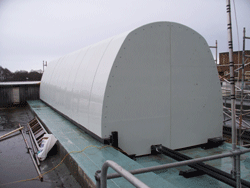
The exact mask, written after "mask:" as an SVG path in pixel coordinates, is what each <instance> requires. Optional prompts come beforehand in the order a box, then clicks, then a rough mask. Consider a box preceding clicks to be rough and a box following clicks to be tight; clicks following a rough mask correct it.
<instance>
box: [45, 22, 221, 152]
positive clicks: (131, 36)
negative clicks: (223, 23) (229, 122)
mask: <svg viewBox="0 0 250 188" xmlns="http://www.w3.org/2000/svg"><path fill="white" fill-rule="evenodd" d="M40 97H41V99H42V100H43V101H45V102H46V103H47V104H49V105H50V106H52V107H53V108H55V109H56V110H58V111H59V112H61V113H63V114H64V115H66V116H67V117H69V118H70V119H72V120H73V121H75V122H76V123H78V124H79V125H80V126H83V127H84V128H85V129H87V130H89V131H90V132H91V133H93V134H94V135H96V136H97V137H99V138H101V139H105V138H109V136H110V134H111V132H112V131H118V140H119V147H120V148H121V149H123V150H124V151H125V152H127V153H128V154H136V155H143V154H148V153H150V146H151V145H153V144H163V145H164V146H166V147H169V148H172V149H177V148H183V147H189V146H193V145H198V144H202V143H206V142H207V139H208V138H213V137H218V136H221V135H222V98H221V88H220V81H219V79H218V73H217V69H216V65H215V63H214V60H213V56H212V54H211V51H210V49H209V46H208V44H207V42H206V41H205V39H204V38H203V37H202V36H201V35H200V34H198V33H197V32H195V31H194V30H192V29H190V28H188V27H186V26H184V25H181V24H178V23H172V22H156V23H150V24H147V25H144V26H142V27H139V28H137V29H135V30H132V31H129V32H126V33H123V34H121V35H118V36H115V37H112V38H109V39H107V40H104V41H102V42H100V43H97V44H94V45H91V46H88V47H86V48H83V49H80V50H78V51H76V52H73V53H71V54H68V55H66V56H64V57H61V58H59V59H57V60H54V61H51V62H50V63H49V64H48V67H47V69H46V71H45V73H44V75H43V78H42V82H41V90H40Z"/></svg>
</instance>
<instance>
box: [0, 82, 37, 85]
mask: <svg viewBox="0 0 250 188" xmlns="http://www.w3.org/2000/svg"><path fill="white" fill-rule="evenodd" d="M36 84H38V85H39V84H41V81H25V82H0V86H16V85H36Z"/></svg>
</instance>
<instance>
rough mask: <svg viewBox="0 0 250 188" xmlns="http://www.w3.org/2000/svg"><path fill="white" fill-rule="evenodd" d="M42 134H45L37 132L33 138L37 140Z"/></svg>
mask: <svg viewBox="0 0 250 188" xmlns="http://www.w3.org/2000/svg"><path fill="white" fill-rule="evenodd" d="M43 134H45V132H44V131H43V130H42V131H39V132H38V133H37V134H35V138H36V139H37V138H38V137H40V136H41V135H43Z"/></svg>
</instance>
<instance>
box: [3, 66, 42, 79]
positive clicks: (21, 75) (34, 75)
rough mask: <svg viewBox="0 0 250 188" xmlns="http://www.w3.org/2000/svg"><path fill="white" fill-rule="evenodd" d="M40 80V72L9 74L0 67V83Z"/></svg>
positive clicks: (8, 71)
mask: <svg viewBox="0 0 250 188" xmlns="http://www.w3.org/2000/svg"><path fill="white" fill-rule="evenodd" d="M41 78H42V71H39V72H38V71H33V70H32V71H30V72H28V71H24V70H22V71H16V72H14V73H13V72H11V71H10V70H8V69H7V68H3V67H1V66H0V82H10V81H40V80H41Z"/></svg>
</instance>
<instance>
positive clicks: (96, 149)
mask: <svg viewBox="0 0 250 188" xmlns="http://www.w3.org/2000/svg"><path fill="white" fill-rule="evenodd" d="M28 104H29V105H30V107H31V109H32V110H33V112H34V113H35V114H36V115H37V116H38V118H39V119H40V120H41V121H42V123H43V124H45V125H46V127H47V128H48V129H49V130H50V131H51V133H52V134H54V136H55V137H56V138H57V139H58V140H59V142H60V144H61V145H62V146H63V147H64V148H65V150H66V151H67V153H70V156H71V157H72V159H73V160H74V161H75V162H76V163H77V165H78V168H79V169H82V171H83V172H84V174H82V176H84V179H86V177H85V176H87V177H88V178H89V180H90V181H91V182H88V185H89V187H92V186H93V187H94V184H95V179H94V174H95V172H96V171H97V170H100V169H101V167H102V165H103V163H104V162H105V161H106V160H113V161H115V162H116V163H118V164H119V165H121V166H122V167H123V168H125V169H126V170H133V169H138V168H143V167H149V166H157V165H160V164H166V163H171V162H176V161H175V160H173V159H171V158H169V157H167V156H164V155H156V156H143V157H137V158H136V161H134V160H132V159H130V158H128V157H127V156H125V155H123V154H122V153H120V152H119V151H117V150H115V149H114V148H112V147H111V146H106V145H103V144H101V143H100V142H98V141H96V140H95V139H94V138H92V137H91V136H89V135H88V134H86V133H84V132H83V131H82V130H81V129H79V128H78V127H77V126H75V125H74V124H72V123H71V122H70V121H68V120H66V119H65V118H64V117H62V116H61V115H59V114H58V113H56V112H55V111H54V110H52V109H51V108H50V107H48V106H47V105H46V104H45V103H43V102H42V101H40V100H36V101H28ZM82 150H84V151H82ZM230 150H231V145H230V144H227V143H225V144H223V145H222V146H220V147H218V148H213V149H208V150H203V149H201V148H200V147H196V148H191V149H186V150H182V151H179V152H181V153H183V154H185V155H188V156H190V157H192V158H199V157H204V156H209V155H214V154H220V153H224V152H228V151H230ZM74 151H82V152H80V153H71V152H74ZM62 157H63V156H62ZM205 163H207V164H209V165H211V166H214V167H216V168H218V169H221V170H223V171H225V172H227V173H230V171H231V169H232V161H231V158H223V159H217V160H213V161H208V162H205ZM187 169H190V168H189V167H187V166H184V167H178V168H171V169H167V170H160V171H156V172H155V173H153V172H151V173H145V174H140V175H136V177H137V178H139V179H140V180H141V181H142V182H144V183H145V184H147V185H148V186H150V187H157V188H158V187H168V188H174V187H181V188H186V187H193V188H204V187H206V188H214V187H224V188H227V187H231V186H229V185H227V184H225V183H223V182H220V181H218V180H216V179H214V178H212V177H210V176H208V175H202V176H198V177H193V178H188V179H186V178H184V177H182V176H180V175H179V171H180V170H187ZM113 172H114V171H113V170H112V169H109V171H108V173H113ZM80 174H81V173H80ZM241 178H242V179H244V180H247V181H250V153H246V154H243V155H241ZM108 187H110V188H113V187H126V188H127V187H133V186H132V185H131V184H129V183H128V182H127V181H126V180H125V179H124V178H117V179H112V180H108Z"/></svg>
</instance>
